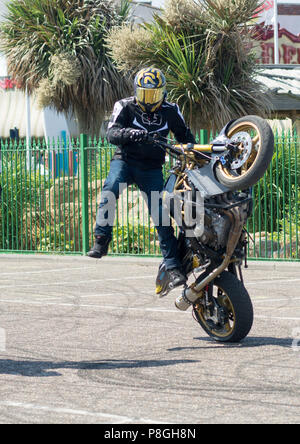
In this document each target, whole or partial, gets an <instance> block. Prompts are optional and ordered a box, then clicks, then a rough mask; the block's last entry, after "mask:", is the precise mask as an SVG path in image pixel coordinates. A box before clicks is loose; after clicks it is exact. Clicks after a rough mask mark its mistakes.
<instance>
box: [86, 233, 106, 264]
mask: <svg viewBox="0 0 300 444" xmlns="http://www.w3.org/2000/svg"><path fill="white" fill-rule="evenodd" d="M110 241H111V237H107V236H99V235H96V236H95V243H94V246H93V247H92V248H91V250H90V251H89V252H88V254H87V255H88V256H89V257H94V258H96V259H100V258H101V257H103V256H106V255H107V252H108V247H109V243H110Z"/></svg>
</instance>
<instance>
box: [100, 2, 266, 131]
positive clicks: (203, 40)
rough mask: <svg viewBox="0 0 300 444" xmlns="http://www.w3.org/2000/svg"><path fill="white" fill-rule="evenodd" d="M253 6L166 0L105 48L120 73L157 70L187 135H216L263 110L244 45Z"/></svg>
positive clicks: (118, 33)
mask: <svg viewBox="0 0 300 444" xmlns="http://www.w3.org/2000/svg"><path fill="white" fill-rule="evenodd" d="M259 5H260V1H258V0H168V1H167V3H166V6H165V11H164V13H163V15H162V16H155V18H154V22H153V23H149V24H143V25H140V27H139V28H134V29H131V28H130V27H127V28H126V27H123V28H122V29H112V30H111V31H110V33H109V34H108V37H107V44H108V46H109V48H110V51H111V54H112V57H113V59H114V61H115V63H116V64H117V66H118V68H119V69H120V70H121V71H123V72H128V73H129V72H135V71H136V70H137V69H139V68H140V67H141V66H144V65H154V66H156V67H158V68H161V69H162V70H163V71H164V72H165V74H166V77H167V83H168V97H169V99H170V100H172V101H175V102H177V103H178V104H179V105H180V106H181V107H182V109H183V112H184V114H185V117H186V119H187V120H188V121H189V123H190V125H191V126H192V127H193V129H199V128H207V129H212V130H219V129H220V127H221V126H222V125H223V124H225V123H226V122H227V121H228V120H230V119H232V118H236V117H239V116H242V115H247V114H258V115H265V113H266V111H267V110H268V107H267V101H266V95H265V91H264V88H263V85H261V84H259V83H258V82H257V81H256V79H255V74H256V63H255V57H254V54H253V53H252V52H251V45H250V44H249V43H250V37H251V30H252V28H251V25H249V22H250V21H251V18H252V16H253V14H254V11H255V10H256V9H257V8H258V7H259ZM127 46H129V48H130V51H127V50H126V48H127Z"/></svg>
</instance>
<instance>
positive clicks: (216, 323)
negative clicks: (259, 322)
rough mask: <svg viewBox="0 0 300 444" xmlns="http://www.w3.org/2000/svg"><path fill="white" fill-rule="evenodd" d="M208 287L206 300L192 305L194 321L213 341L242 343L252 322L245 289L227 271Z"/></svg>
mask: <svg viewBox="0 0 300 444" xmlns="http://www.w3.org/2000/svg"><path fill="white" fill-rule="evenodd" d="M210 285H211V288H210V291H209V297H208V298H207V297H205V296H203V297H202V298H201V299H199V300H197V301H196V302H195V303H194V305H193V313H194V317H195V319H196V321H197V322H198V323H199V324H200V325H201V327H202V328H203V329H204V331H206V333H207V334H208V335H209V336H211V337H212V338H214V339H215V340H216V341H219V342H239V341H241V340H242V339H244V338H245V337H246V336H247V334H248V333H249V331H250V330H251V327H252V323H253V307H252V302H251V299H250V297H249V294H248V292H247V290H246V288H245V287H244V285H243V284H242V282H241V281H240V280H238V279H237V277H235V276H234V275H233V274H232V273H230V272H228V271H223V273H221V274H220V276H218V277H217V278H216V279H215V280H214V281H213V284H210Z"/></svg>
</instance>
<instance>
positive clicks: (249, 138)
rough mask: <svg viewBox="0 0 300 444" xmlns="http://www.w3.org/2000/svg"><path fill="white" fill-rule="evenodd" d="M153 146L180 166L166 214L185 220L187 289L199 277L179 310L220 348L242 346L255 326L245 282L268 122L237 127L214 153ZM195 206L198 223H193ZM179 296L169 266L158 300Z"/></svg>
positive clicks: (182, 252) (240, 122) (161, 274)
mask: <svg viewBox="0 0 300 444" xmlns="http://www.w3.org/2000/svg"><path fill="white" fill-rule="evenodd" d="M153 143H155V144H157V145H158V146H160V147H161V148H162V149H164V150H165V151H166V152H168V153H169V154H171V155H174V156H175V158H176V159H177V161H176V164H175V166H174V167H173V169H172V170H171V171H170V175H169V177H168V179H167V181H166V184H165V189H164V194H163V207H164V209H165V210H167V211H168V214H169V215H170V216H171V218H172V219H173V220H175V221H176V222H177V219H178V216H179V218H180V225H179V235H178V252H179V256H180V259H181V263H182V270H183V272H184V273H185V275H186V276H187V278H188V280H187V282H189V280H190V277H191V276H193V277H192V282H191V283H187V284H186V285H185V286H184V289H183V292H182V294H181V295H180V296H179V297H177V299H176V301H175V306H176V307H177V308H178V309H179V310H182V311H185V310H187V309H188V308H189V307H192V313H193V316H194V318H195V320H196V321H197V322H198V323H199V324H200V326H201V327H202V328H203V329H204V331H205V332H206V333H207V334H208V335H209V336H211V337H212V338H214V339H215V340H217V341H221V342H239V341H241V340H242V339H244V338H245V337H246V336H247V334H248V333H249V331H250V330H251V327H252V323H253V307H252V302H251V299H250V296H249V294H248V291H247V290H246V288H245V285H244V281H243V275H242V264H243V261H244V265H245V267H247V261H246V250H247V243H248V240H247V239H248V236H247V232H246V229H245V223H246V221H247V219H248V218H249V216H250V215H251V213H252V207H253V202H252V193H251V192H252V190H251V187H252V186H253V185H254V184H255V183H256V182H257V181H258V180H259V179H260V178H261V177H262V176H263V174H264V173H265V171H266V169H267V168H268V166H269V164H270V162H271V159H272V156H273V151H274V136H273V132H272V130H271V128H270V126H269V124H268V123H267V121H266V120H264V119H262V118H260V117H258V116H246V117H242V118H239V119H237V120H233V121H230V122H229V123H228V124H227V125H226V126H225V127H224V128H223V129H222V131H221V132H220V134H219V135H218V137H216V138H215V139H214V140H213V141H212V142H211V143H209V144H208V145H198V144H186V145H182V144H170V143H167V142H165V141H162V140H159V139H155V138H153ZM187 196H188V197H187ZM199 196H200V198H199V199H198V198H197V197H199ZM187 202H188V203H189V211H188V212H189V213H192V217H191V214H190V215H189V217H187V209H186V208H187ZM177 224H178V222H177ZM172 289H173V288H172V285H171V284H170V282H169V280H168V273H167V272H166V269H165V264H164V262H162V263H161V264H160V266H159V271H158V276H157V279H156V294H157V295H158V296H159V297H163V296H165V295H167V294H168V293H169V292H170V291H171V290H172Z"/></svg>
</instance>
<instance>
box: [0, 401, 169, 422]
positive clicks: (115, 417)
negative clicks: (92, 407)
mask: <svg viewBox="0 0 300 444" xmlns="http://www.w3.org/2000/svg"><path fill="white" fill-rule="evenodd" d="M1 406H2V407H13V408H20V409H23V410H35V411H38V412H40V413H42V412H47V413H58V414H59V415H61V414H64V415H79V416H91V417H96V418H102V419H106V420H110V421H113V422H117V423H119V424H122V423H135V422H137V421H138V422H142V423H151V424H155V423H159V424H161V423H160V422H158V421H157V420H152V419H148V418H129V417H128V416H121V415H115V414H112V413H102V412H91V411H88V410H76V409H70V408H64V407H51V406H45V405H38V404H31V403H24V402H14V401H0V407H1Z"/></svg>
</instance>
